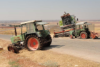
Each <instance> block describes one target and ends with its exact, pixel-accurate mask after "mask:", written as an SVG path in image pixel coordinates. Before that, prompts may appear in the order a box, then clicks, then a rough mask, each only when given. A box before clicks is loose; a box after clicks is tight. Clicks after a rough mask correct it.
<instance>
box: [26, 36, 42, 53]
mask: <svg viewBox="0 0 100 67" xmlns="http://www.w3.org/2000/svg"><path fill="white" fill-rule="evenodd" d="M26 42H27V43H26V47H27V49H28V50H30V51H33V50H40V49H42V41H41V40H40V39H39V38H38V37H37V36H36V35H29V36H28V37H27V38H26Z"/></svg>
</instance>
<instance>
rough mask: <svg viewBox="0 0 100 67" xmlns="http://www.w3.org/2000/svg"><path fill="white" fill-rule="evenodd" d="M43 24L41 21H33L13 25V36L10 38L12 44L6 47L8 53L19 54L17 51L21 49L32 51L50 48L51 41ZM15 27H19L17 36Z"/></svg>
mask: <svg viewBox="0 0 100 67" xmlns="http://www.w3.org/2000/svg"><path fill="white" fill-rule="evenodd" d="M45 24H47V23H46V22H42V21H41V20H33V21H27V22H22V23H21V25H15V26H14V28H15V36H13V37H11V42H12V44H10V45H9V46H8V51H12V52H14V53H19V50H20V49H23V48H27V49H28V50H31V51H33V50H41V49H43V47H45V46H50V44H51V42H52V39H51V36H50V32H49V31H48V30H45V28H44V25H45ZM16 27H20V29H21V34H20V35H17V31H16Z"/></svg>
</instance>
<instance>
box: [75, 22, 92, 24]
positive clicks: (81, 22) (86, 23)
mask: <svg viewBox="0 0 100 67" xmlns="http://www.w3.org/2000/svg"><path fill="white" fill-rule="evenodd" d="M83 24H87V25H90V24H91V23H88V22H79V23H76V25H83Z"/></svg>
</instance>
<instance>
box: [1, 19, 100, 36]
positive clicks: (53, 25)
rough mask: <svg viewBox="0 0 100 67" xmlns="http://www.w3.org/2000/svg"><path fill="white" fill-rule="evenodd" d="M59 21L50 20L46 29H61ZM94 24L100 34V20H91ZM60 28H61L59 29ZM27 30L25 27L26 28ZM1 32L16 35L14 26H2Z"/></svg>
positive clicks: (95, 30) (52, 30)
mask: <svg viewBox="0 0 100 67" xmlns="http://www.w3.org/2000/svg"><path fill="white" fill-rule="evenodd" d="M57 23H58V22H49V24H48V25H47V26H46V29H48V30H49V31H50V32H51V33H52V34H53V32H54V30H56V31H61V29H60V27H59V26H58V25H57ZM89 23H92V24H94V32H96V33H99V34H100V21H98V22H92V21H91V22H90V21H89ZM58 29H59V30H58ZM24 31H25V29H24ZM17 33H18V34H20V33H21V29H20V28H17ZM0 34H9V35H14V28H0Z"/></svg>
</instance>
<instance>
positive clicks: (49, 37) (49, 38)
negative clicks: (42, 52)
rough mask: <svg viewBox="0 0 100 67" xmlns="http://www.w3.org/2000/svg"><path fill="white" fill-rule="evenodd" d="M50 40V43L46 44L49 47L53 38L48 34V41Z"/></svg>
mask: <svg viewBox="0 0 100 67" xmlns="http://www.w3.org/2000/svg"><path fill="white" fill-rule="evenodd" d="M48 40H50V42H48V43H46V44H45V46H46V47H49V46H50V45H51V42H52V38H51V36H50V35H48V36H47V41H48Z"/></svg>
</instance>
